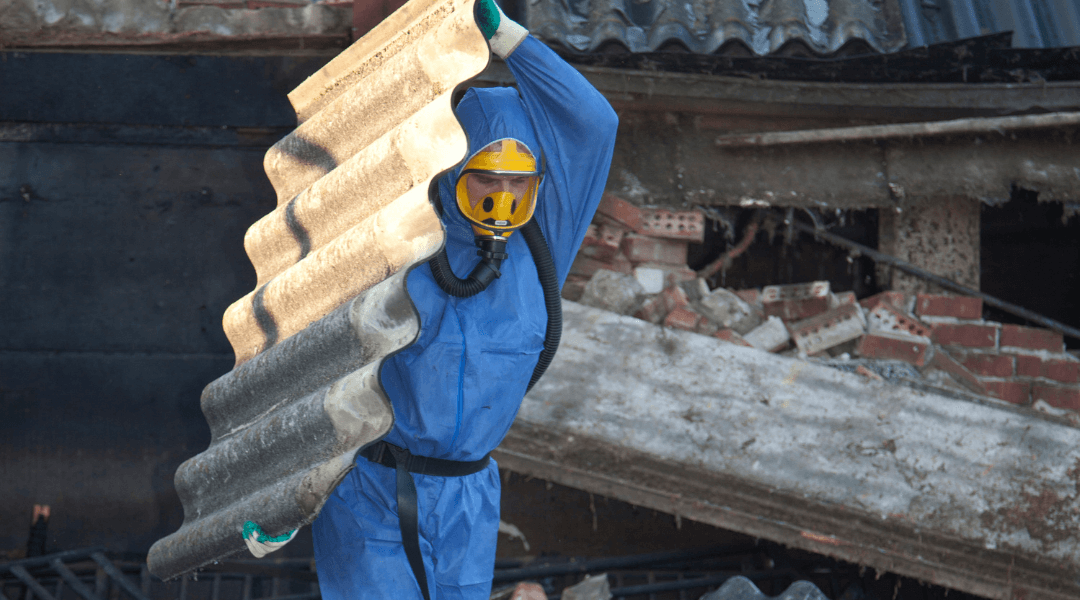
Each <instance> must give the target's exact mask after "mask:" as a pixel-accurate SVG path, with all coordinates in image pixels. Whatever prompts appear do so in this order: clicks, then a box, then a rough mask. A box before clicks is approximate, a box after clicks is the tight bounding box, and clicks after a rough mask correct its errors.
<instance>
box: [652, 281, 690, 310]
mask: <svg viewBox="0 0 1080 600" xmlns="http://www.w3.org/2000/svg"><path fill="white" fill-rule="evenodd" d="M657 297H658V298H660V299H662V300H663V302H664V306H665V307H666V308H667V309H668V311H672V310H675V309H676V308H685V307H687V306H689V305H690V298H689V297H688V296H687V295H686V292H685V291H683V289H682V288H681V287H679V286H677V285H669V286H668V287H666V288H664V291H663V292H660V295H659V296H657Z"/></svg>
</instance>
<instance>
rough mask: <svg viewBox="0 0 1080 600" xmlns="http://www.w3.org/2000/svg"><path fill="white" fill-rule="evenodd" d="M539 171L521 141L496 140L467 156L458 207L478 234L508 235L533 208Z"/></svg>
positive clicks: (458, 181)
mask: <svg viewBox="0 0 1080 600" xmlns="http://www.w3.org/2000/svg"><path fill="white" fill-rule="evenodd" d="M539 185H540V171H539V169H537V163H536V157H535V156H534V155H533V153H532V151H531V150H529V147H528V146H526V145H525V144H524V143H522V142H520V141H518V140H515V139H512V138H507V139H502V140H496V141H494V142H492V143H490V144H488V145H487V146H485V147H484V148H482V149H481V150H480V151H479V152H477V153H476V154H473V155H472V156H471V157H469V160H468V161H466V162H465V167H464V168H463V169H462V170H461V175H459V176H458V180H457V186H456V188H455V189H456V196H457V205H458V209H460V210H461V214H463V215H465V218H466V219H468V220H469V223H471V224H472V226H473V231H474V232H475V233H476V235H478V236H501V237H506V236H509V235H510V233H511V232H513V231H514V230H515V229H517V228H519V227H521V226H522V225H524V224H526V223H528V222H529V219H531V218H532V216H533V211H535V210H536V190H537V188H538V187H539Z"/></svg>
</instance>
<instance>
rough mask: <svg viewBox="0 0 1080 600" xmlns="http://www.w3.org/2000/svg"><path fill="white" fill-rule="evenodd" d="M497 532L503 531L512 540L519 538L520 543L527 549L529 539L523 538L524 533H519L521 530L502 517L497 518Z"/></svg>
mask: <svg viewBox="0 0 1080 600" xmlns="http://www.w3.org/2000/svg"><path fill="white" fill-rule="evenodd" d="M499 533H505V534H506V535H508V536H510V539H512V540H515V539H516V540H521V545H522V546H523V547H524V548H525V551H526V552H528V551H529V540H527V539H525V534H524V533H521V530H520V529H518V528H517V526H516V525H514V524H512V523H507V522H506V521H503V520H502V519H500V520H499Z"/></svg>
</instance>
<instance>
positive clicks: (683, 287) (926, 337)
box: [563, 196, 1080, 415]
mask: <svg viewBox="0 0 1080 600" xmlns="http://www.w3.org/2000/svg"><path fill="white" fill-rule="evenodd" d="M703 236H704V219H703V217H702V215H701V214H700V213H696V212H672V211H666V210H649V209H640V208H638V207H636V206H634V205H632V204H630V203H628V202H625V201H623V200H621V199H619V198H616V197H614V196H608V197H605V198H604V201H603V202H602V203H601V206H600V208H599V209H598V211H597V216H596V218H595V220H594V222H593V224H592V225H591V226H590V227H589V231H588V233H587V235H586V238H585V242H584V244H583V245H582V249H581V252H580V253H579V255H578V257H577V259H576V260H575V261H574V264H573V266H572V267H571V271H570V275H569V277H568V278H567V282H566V285H565V286H564V288H563V296H564V297H565V298H567V299H569V300H574V301H578V302H581V303H582V304H587V305H589V306H594V307H596V308H601V309H605V310H610V311H614V312H618V313H621V314H624V315H632V316H634V317H636V318H639V319H643V320H645V321H649V322H651V323H655V324H659V325H663V326H664V327H670V328H674V329H682V330H686V331H692V332H696V333H699V334H703V335H709V336H713V337H716V338H719V339H721V340H724V341H726V342H730V343H733V344H739V345H742V346H748V347H753V348H757V349H760V350H764V351H766V352H774V353H784V354H787V355H791V356H797V357H800V358H804V359H809V360H819V361H823V362H826V363H827V364H830V365H831V366H837V367H838V368H844V370H851V371H854V372H858V373H860V374H863V375H865V376H867V377H871V378H875V379H881V378H890V379H892V378H898V379H901V380H903V379H908V380H910V379H921V380H922V381H925V382H928V383H930V384H932V385H935V386H938V387H950V388H954V389H957V390H964V391H966V392H968V393H974V394H979V395H982V396H988V397H992V398H997V399H1000V400H1003V401H1006V402H1010V403H1013V404H1017V405H1022V406H1033V407H1035V408H1038V409H1041V410H1043V411H1045V412H1049V413H1055V414H1059V415H1067V414H1068V413H1067V412H1066V411H1075V412H1080V359H1078V358H1077V357H1076V356H1075V355H1074V354H1073V353H1070V352H1066V351H1065V346H1064V339H1063V338H1062V335H1061V334H1060V333H1057V332H1054V331H1051V330H1048V329H1041V328H1034V327H1024V326H1019V325H1009V324H1002V323H997V322H993V321H985V320H983V319H982V311H983V306H982V300H981V299H979V298H971V297H963V296H949V295H938V294H905V293H900V292H882V293H880V294H877V295H874V296H871V297H868V298H864V299H862V300H857V299H856V297H855V294H854V293H853V292H850V291H847V292H839V293H834V292H833V291H832V290H831V289H830V284H829V282H828V281H814V282H810V283H803V284H791V285H771V286H766V287H764V288H761V289H750V290H729V289H724V288H716V289H712V290H710V289H709V287H708V285H707V283H706V281H705V280H704V279H701V278H698V277H697V275H696V273H694V271H692V270H690V269H689V268H687V266H686V256H687V247H688V244H689V243H690V242H699V243H700V242H701V241H702V239H703Z"/></svg>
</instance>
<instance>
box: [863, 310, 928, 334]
mask: <svg viewBox="0 0 1080 600" xmlns="http://www.w3.org/2000/svg"><path fill="white" fill-rule="evenodd" d="M866 320H867V324H866V325H867V327H868V328H869V329H878V330H881V331H887V332H890V333H898V334H908V335H916V336H919V337H930V328H929V327H927V326H926V324H924V323H923V322H922V321H920V320H918V319H916V318H915V317H912V316H910V315H908V314H907V313H906V312H903V311H901V310H899V309H898V308H896V307H895V306H893V305H892V304H891V303H889V302H879V303H878V305H877V306H875V307H874V308H873V309H871V310H870V313H869V314H868V315H867V316H866Z"/></svg>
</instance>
